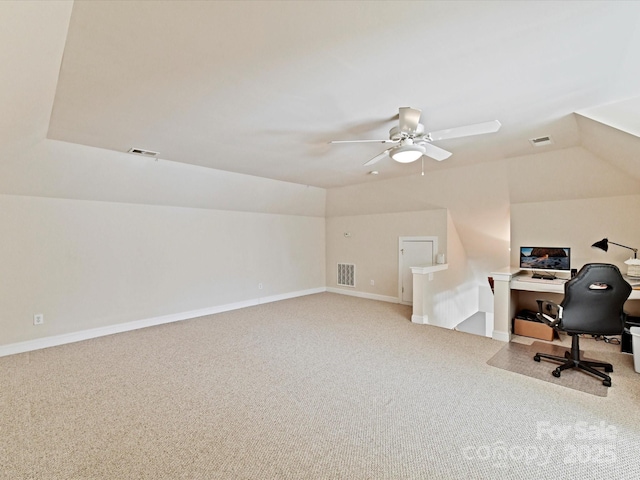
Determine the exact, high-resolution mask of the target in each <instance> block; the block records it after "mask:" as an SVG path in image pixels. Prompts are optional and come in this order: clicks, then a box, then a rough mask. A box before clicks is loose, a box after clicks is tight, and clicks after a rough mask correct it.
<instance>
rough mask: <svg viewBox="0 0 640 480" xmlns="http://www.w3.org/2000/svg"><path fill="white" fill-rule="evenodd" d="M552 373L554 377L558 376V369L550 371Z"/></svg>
mask: <svg viewBox="0 0 640 480" xmlns="http://www.w3.org/2000/svg"><path fill="white" fill-rule="evenodd" d="M551 373H552V374H553V376H554V377H556V378H557V377H559V376H560V370H554V371H553V372H551Z"/></svg>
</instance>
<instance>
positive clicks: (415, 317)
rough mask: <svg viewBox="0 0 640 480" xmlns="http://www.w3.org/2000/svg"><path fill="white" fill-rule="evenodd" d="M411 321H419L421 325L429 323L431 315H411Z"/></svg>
mask: <svg viewBox="0 0 640 480" xmlns="http://www.w3.org/2000/svg"><path fill="white" fill-rule="evenodd" d="M411 321H412V322H413V323H419V324H420V325H429V315H416V314H413V315H411Z"/></svg>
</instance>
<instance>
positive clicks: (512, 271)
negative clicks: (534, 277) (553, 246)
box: [491, 267, 640, 342]
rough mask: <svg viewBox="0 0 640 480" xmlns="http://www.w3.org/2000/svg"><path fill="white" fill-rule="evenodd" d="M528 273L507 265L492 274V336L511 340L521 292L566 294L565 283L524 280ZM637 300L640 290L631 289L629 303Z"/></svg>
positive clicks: (504, 340)
mask: <svg viewBox="0 0 640 480" xmlns="http://www.w3.org/2000/svg"><path fill="white" fill-rule="evenodd" d="M528 275H530V273H529V272H525V271H523V270H520V269H519V268H512V267H507V268H504V269H502V270H499V271H497V272H493V273H492V274H491V276H492V277H493V282H494V288H493V290H494V293H493V333H492V335H491V336H492V337H493V338H494V339H496V340H501V341H503V342H509V341H510V340H511V319H512V318H513V317H514V316H515V314H516V312H517V311H518V309H519V300H520V298H519V294H520V292H541V293H553V294H559V295H563V294H564V283H551V282H548V283H545V282H530V281H525V280H522V278H523V277H524V276H528ZM634 283H635V282H634ZM637 300H640V290H636V289H634V290H632V291H631V295H630V296H629V300H628V301H627V303H628V304H629V303H630V302H633V304H634V306H637V305H638V303H640V302H637ZM625 308H626V307H625Z"/></svg>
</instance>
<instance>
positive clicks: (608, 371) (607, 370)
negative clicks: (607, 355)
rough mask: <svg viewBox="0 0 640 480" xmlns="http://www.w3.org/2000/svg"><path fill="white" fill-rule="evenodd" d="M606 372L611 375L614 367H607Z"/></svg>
mask: <svg viewBox="0 0 640 480" xmlns="http://www.w3.org/2000/svg"><path fill="white" fill-rule="evenodd" d="M604 371H605V372H607V373H611V372H613V367H612V366H611V365H607V366H606V367H604Z"/></svg>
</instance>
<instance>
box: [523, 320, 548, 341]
mask: <svg viewBox="0 0 640 480" xmlns="http://www.w3.org/2000/svg"><path fill="white" fill-rule="evenodd" d="M513 333H515V334H516V335H522V336H523V337H533V338H539V339H540V340H547V341H549V342H550V341H551V340H553V335H554V333H555V331H554V330H553V328H551V327H550V326H549V325H545V324H544V323H540V322H532V321H531V320H524V319H522V318H515V319H514V321H513Z"/></svg>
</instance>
